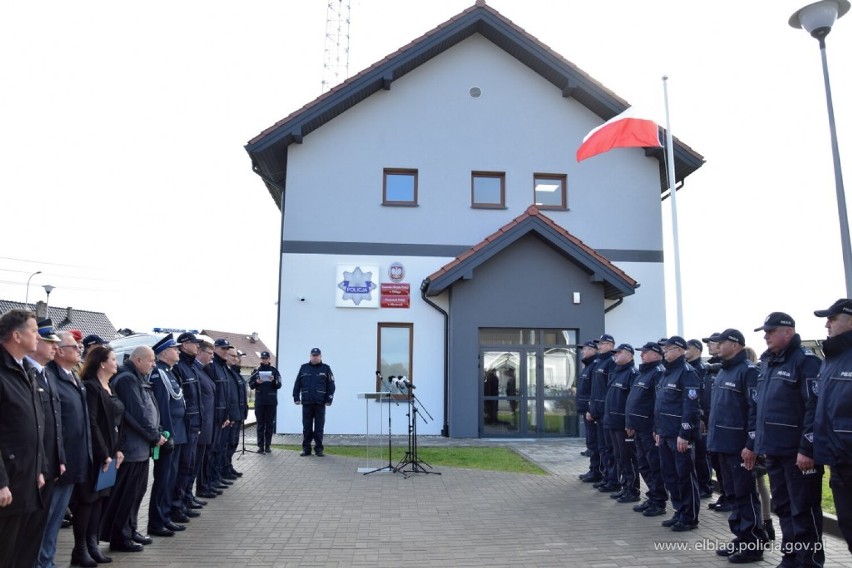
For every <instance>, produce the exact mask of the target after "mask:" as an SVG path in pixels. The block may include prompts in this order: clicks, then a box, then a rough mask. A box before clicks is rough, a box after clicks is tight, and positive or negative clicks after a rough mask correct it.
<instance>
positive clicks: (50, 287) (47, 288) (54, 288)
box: [42, 284, 56, 296]
mask: <svg viewBox="0 0 852 568" xmlns="http://www.w3.org/2000/svg"><path fill="white" fill-rule="evenodd" d="M42 288H44V291H45V292H47V295H48V296H49V295H50V293H51V292H53V291H54V290H56V286H51V285H50V284H45V285H44V286H42Z"/></svg>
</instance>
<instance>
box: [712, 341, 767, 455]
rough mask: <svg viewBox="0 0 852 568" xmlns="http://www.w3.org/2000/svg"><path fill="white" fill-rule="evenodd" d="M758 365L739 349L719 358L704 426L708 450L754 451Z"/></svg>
mask: <svg viewBox="0 0 852 568" xmlns="http://www.w3.org/2000/svg"><path fill="white" fill-rule="evenodd" d="M756 400H757V367H755V366H754V365H753V364H752V363H751V361H749V360H748V359H747V358H746V352H745V351H740V352H739V353H737V354H736V355H735V356H734V357H732V358H730V359H728V360H726V361H722V369H721V370H720V371H719V374H718V375H716V379H715V382H714V384H713V403H712V410H711V412H710V421H709V423H708V426H707V449H708V450H710V451H713V452H718V453H720V454H737V455H739V454H740V452H742V450H743V448H748V449H749V450H754V435H755V433H754V431H755V428H754V424H755V421H754V417H755V413H754V408H753V407H754V404H755V401H756Z"/></svg>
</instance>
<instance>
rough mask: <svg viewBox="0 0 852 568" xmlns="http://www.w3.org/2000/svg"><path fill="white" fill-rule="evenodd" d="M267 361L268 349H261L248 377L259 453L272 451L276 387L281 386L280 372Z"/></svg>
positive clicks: (276, 408)
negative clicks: (252, 399)
mask: <svg viewBox="0 0 852 568" xmlns="http://www.w3.org/2000/svg"><path fill="white" fill-rule="evenodd" d="M269 361H270V356H269V351H261V353H260V365H259V366H258V367H257V369H255V370H254V371H252V373H251V376H250V377H249V387H250V388H251V389H252V390H254V391H255V394H254V416H255V418H256V419H257V453H259V454H262V453H264V452H266V453H269V452H271V451H272V447H271V444H272V435H273V434H274V433H275V415H276V414H277V412H278V389H280V388H281V373H279V372H278V369H276V368H275V367H274V366H272V363H270V362H269Z"/></svg>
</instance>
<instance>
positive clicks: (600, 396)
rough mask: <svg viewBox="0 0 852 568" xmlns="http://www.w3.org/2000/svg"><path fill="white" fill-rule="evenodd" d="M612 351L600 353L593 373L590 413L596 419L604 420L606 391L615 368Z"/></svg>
mask: <svg viewBox="0 0 852 568" xmlns="http://www.w3.org/2000/svg"><path fill="white" fill-rule="evenodd" d="M613 354H614V353H613V352H612V351H608V352H606V353H600V354H599V355H598V362H597V364H596V365H595V370H594V372H593V373H592V389H591V395H590V397H589V414H591V415H592V418H593V419H594V420H603V417H604V412H605V406H606V391H607V387H608V386H609V375H610V373H611V372H612V370H613V369H614V368H615V361H613V360H612V356H613Z"/></svg>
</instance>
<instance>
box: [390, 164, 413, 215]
mask: <svg viewBox="0 0 852 568" xmlns="http://www.w3.org/2000/svg"><path fill="white" fill-rule="evenodd" d="M382 205H397V206H413V205H417V170H408V169H396V168H385V170H384V182H383V184H382Z"/></svg>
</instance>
